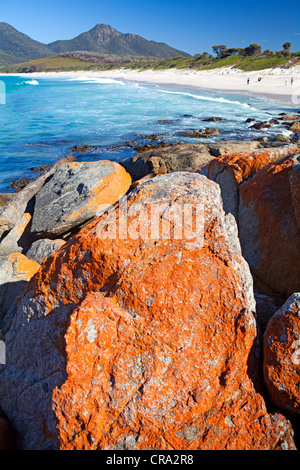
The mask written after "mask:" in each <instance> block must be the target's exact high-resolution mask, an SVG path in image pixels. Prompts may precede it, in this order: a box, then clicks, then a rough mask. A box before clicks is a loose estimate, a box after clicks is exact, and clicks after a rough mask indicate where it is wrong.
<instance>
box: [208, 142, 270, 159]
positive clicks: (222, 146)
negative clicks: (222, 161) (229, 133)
mask: <svg viewBox="0 0 300 470" xmlns="http://www.w3.org/2000/svg"><path fill="white" fill-rule="evenodd" d="M207 145H208V149H209V152H210V154H211V155H213V156H214V157H220V156H221V155H227V154H231V153H243V152H250V151H252V150H256V149H259V148H262V145H261V143H260V142H259V141H257V140H253V141H250V142H248V141H239V140H228V141H226V140H225V141H223V142H213V143H209V144H207Z"/></svg>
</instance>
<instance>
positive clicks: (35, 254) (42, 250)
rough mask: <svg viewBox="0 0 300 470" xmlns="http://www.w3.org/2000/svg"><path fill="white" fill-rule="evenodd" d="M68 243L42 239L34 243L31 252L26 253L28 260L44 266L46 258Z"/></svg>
mask: <svg viewBox="0 0 300 470" xmlns="http://www.w3.org/2000/svg"><path fill="white" fill-rule="evenodd" d="M65 243H66V242H65V241H64V240H60V239H56V240H51V239H49V238H42V239H41V240H36V241H35V242H33V243H32V245H31V247H30V248H29V250H28V251H27V252H26V256H27V258H29V259H31V260H33V261H35V262H36V263H39V264H42V263H43V261H45V259H46V258H48V257H49V256H50V255H52V254H53V253H55V252H56V251H58V250H59V249H60V248H61V247H62V246H63V245H64V244H65Z"/></svg>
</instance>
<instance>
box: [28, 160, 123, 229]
mask: <svg viewBox="0 0 300 470" xmlns="http://www.w3.org/2000/svg"><path fill="white" fill-rule="evenodd" d="M130 185H131V177H130V175H129V174H128V173H127V172H126V171H125V170H124V168H123V167H122V166H121V165H119V164H118V163H116V162H111V161H106V160H102V161H97V162H83V163H74V162H72V163H66V164H65V165H62V166H60V167H59V168H58V169H57V171H56V172H55V173H54V175H53V176H52V178H51V179H50V181H48V182H47V183H45V185H44V186H43V188H42V189H41V190H40V191H39V192H38V193H37V194H36V199H35V206H34V212H33V217H32V226H31V231H32V233H34V234H35V235H37V236H45V237H49V236H50V238H51V237H58V236H60V235H62V234H65V233H67V232H69V231H70V230H72V229H73V228H74V227H78V226H80V225H81V224H83V223H85V222H87V221H88V220H90V219H92V218H93V217H95V216H99V215H100V214H101V213H103V212H104V211H105V210H106V209H107V208H108V207H109V206H111V205H112V204H114V203H115V202H117V201H118V199H119V198H120V197H121V196H123V195H124V194H125V193H126V192H127V190H128V189H129V187H130Z"/></svg>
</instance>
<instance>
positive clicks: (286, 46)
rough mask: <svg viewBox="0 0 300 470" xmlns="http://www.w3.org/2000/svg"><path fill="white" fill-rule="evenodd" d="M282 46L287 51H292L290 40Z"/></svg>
mask: <svg viewBox="0 0 300 470" xmlns="http://www.w3.org/2000/svg"><path fill="white" fill-rule="evenodd" d="M282 47H283V49H284V50H285V51H288V52H290V48H291V43H290V42H285V43H284V44H283V46H282Z"/></svg>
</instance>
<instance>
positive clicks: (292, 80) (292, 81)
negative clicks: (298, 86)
mask: <svg viewBox="0 0 300 470" xmlns="http://www.w3.org/2000/svg"><path fill="white" fill-rule="evenodd" d="M293 83H294V78H293V77H292V78H291V86H293Z"/></svg>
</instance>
